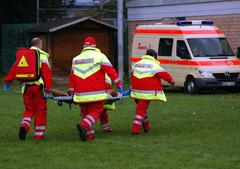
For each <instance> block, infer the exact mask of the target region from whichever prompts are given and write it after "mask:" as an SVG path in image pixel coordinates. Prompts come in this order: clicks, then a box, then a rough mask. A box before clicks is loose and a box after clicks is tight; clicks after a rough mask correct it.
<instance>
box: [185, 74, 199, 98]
mask: <svg viewBox="0 0 240 169" xmlns="http://www.w3.org/2000/svg"><path fill="white" fill-rule="evenodd" d="M184 91H185V92H186V93H188V94H195V93H198V91H199V87H198V84H197V82H196V80H195V79H194V77H192V76H189V77H188V78H187V80H186V81H185V84H184Z"/></svg>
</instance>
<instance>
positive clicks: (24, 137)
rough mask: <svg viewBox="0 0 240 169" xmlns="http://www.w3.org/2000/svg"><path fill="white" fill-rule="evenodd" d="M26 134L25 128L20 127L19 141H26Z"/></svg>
mask: <svg viewBox="0 0 240 169" xmlns="http://www.w3.org/2000/svg"><path fill="white" fill-rule="evenodd" d="M26 134H27V131H26V129H25V127H20V130H19V139H20V140H26Z"/></svg>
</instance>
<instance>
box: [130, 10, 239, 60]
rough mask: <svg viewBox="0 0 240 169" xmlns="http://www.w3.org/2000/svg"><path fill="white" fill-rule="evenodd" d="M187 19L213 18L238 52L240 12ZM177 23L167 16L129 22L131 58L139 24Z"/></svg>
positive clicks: (188, 18) (187, 18) (189, 18)
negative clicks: (152, 19) (134, 35)
mask: <svg viewBox="0 0 240 169" xmlns="http://www.w3.org/2000/svg"><path fill="white" fill-rule="evenodd" d="M186 20H212V21H214V24H215V25H216V26H217V27H218V28H219V29H221V30H222V31H223V32H224V34H225V36H226V37H227V39H228V41H229V43H230V45H231V47H232V48H233V51H234V52H235V53H236V51H237V47H240V14H237V15H236V14H235V15H219V16H196V17H186ZM158 22H161V23H166V24H172V23H176V19H175V18H165V19H163V20H158V21H136V22H129V23H128V33H129V37H128V44H129V45H128V46H129V58H130V57H131V47H132V39H133V31H134V29H135V27H136V26H137V25H142V24H154V23H158Z"/></svg>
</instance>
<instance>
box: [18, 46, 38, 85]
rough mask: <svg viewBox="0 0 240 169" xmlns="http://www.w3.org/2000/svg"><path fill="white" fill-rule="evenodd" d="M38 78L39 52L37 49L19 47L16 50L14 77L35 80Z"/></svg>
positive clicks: (22, 79)
mask: <svg viewBox="0 0 240 169" xmlns="http://www.w3.org/2000/svg"><path fill="white" fill-rule="evenodd" d="M39 78H40V54H39V52H38V51H37V50H34V49H29V48H20V49H18V50H17V52H16V79H17V80H21V81H26V82H28V81H35V80H38V79H39Z"/></svg>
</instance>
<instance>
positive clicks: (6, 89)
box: [3, 83, 10, 92]
mask: <svg viewBox="0 0 240 169" xmlns="http://www.w3.org/2000/svg"><path fill="white" fill-rule="evenodd" d="M9 89H10V84H7V83H5V84H4V85H3V91H4V92H8V91H9Z"/></svg>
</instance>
